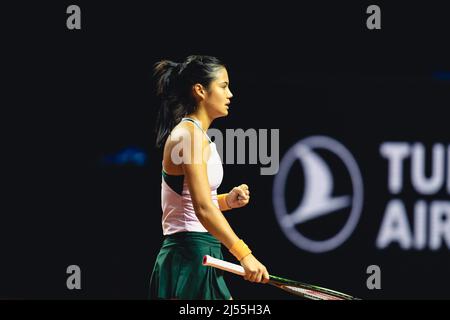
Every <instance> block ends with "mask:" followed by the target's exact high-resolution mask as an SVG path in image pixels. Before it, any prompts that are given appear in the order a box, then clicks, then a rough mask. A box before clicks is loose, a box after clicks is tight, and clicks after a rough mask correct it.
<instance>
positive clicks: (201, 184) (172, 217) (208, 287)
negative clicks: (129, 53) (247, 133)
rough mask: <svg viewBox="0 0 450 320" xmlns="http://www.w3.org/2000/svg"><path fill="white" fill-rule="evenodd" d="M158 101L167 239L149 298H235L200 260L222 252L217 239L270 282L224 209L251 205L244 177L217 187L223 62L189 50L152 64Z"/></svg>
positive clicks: (254, 276) (224, 109) (226, 93)
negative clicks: (215, 128)
mask: <svg viewBox="0 0 450 320" xmlns="http://www.w3.org/2000/svg"><path fill="white" fill-rule="evenodd" d="M154 71H155V73H154V74H155V77H156V81H157V88H156V93H157V95H158V96H159V97H160V100H161V105H160V110H159V114H158V118H157V124H156V130H157V139H156V144H157V146H158V147H164V149H163V160H162V183H161V188H162V190H161V205H162V229H163V234H164V241H163V244H162V247H161V250H160V251H159V254H158V256H157V258H156V262H155V265H154V268H153V272H152V275H151V279H150V298H151V299H226V300H228V299H232V297H231V294H230V291H229V290H228V288H227V285H226V284H225V281H224V279H223V272H222V271H220V270H218V269H216V268H212V267H204V266H202V259H203V256H204V255H210V256H213V257H215V258H218V259H223V255H222V251H221V244H223V245H224V246H225V247H226V248H227V249H228V250H229V251H230V252H231V253H232V254H233V255H234V256H235V257H236V259H237V260H239V261H240V264H241V265H242V267H243V268H244V270H245V276H244V278H245V279H246V280H249V281H251V282H262V283H267V282H268V281H269V273H268V272H267V269H266V267H265V266H264V265H262V264H261V263H260V262H259V261H258V260H257V259H256V258H255V257H254V256H253V255H252V252H251V250H250V249H249V247H248V246H247V245H246V244H245V242H244V241H243V240H242V239H240V238H239V237H238V236H237V235H236V234H235V233H234V231H233V230H232V228H231V227H230V225H229V223H228V221H227V220H226V219H225V217H224V215H223V214H222V211H226V210H230V209H234V208H239V207H243V206H245V205H247V204H248V202H249V199H250V191H249V189H248V186H247V185H246V184H241V185H239V186H237V187H234V188H233V189H232V190H231V191H230V192H228V193H224V194H218V193H217V189H218V188H219V186H220V184H221V182H222V179H223V167H222V162H221V159H220V156H219V154H218V152H217V149H216V145H215V143H214V142H212V141H211V139H210V138H209V136H208V135H207V133H206V132H207V130H208V128H209V126H210V125H211V123H212V122H213V120H214V119H217V118H219V117H224V116H227V115H228V108H229V104H230V99H231V98H232V97H233V95H232V93H231V91H230V87H229V84H230V81H229V79H228V73H227V70H226V68H225V66H224V64H223V63H222V62H220V61H219V60H218V59H217V58H215V57H210V56H197V55H195V56H189V57H187V58H186V60H185V61H184V62H181V63H176V62H172V61H169V60H163V61H160V62H158V63H156V64H155V70H154Z"/></svg>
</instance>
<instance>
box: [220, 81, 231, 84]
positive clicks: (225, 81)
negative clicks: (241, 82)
mask: <svg viewBox="0 0 450 320" xmlns="http://www.w3.org/2000/svg"><path fill="white" fill-rule="evenodd" d="M221 83H226V84H227V85H229V83H228V81H222V82H221Z"/></svg>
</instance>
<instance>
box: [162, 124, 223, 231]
mask: <svg viewBox="0 0 450 320" xmlns="http://www.w3.org/2000/svg"><path fill="white" fill-rule="evenodd" d="M181 121H190V122H192V123H194V124H195V125H196V126H197V127H198V128H199V129H200V130H202V131H203V129H202V127H201V126H200V123H199V122H198V121H197V120H195V119H192V118H183V119H182V120H181ZM203 133H204V134H205V135H206V137H207V138H208V141H209V142H210V143H209V146H210V147H211V153H210V157H209V159H208V161H207V172H208V181H209V186H210V189H211V199H212V201H213V202H214V204H215V205H216V206H217V207H218V208H219V203H218V201H217V189H218V188H219V186H220V184H221V183H222V179H223V167H222V159H221V158H220V155H219V153H218V152H217V148H216V144H215V143H214V142H212V141H211V139H210V138H209V137H208V135H207V134H206V132H205V131H203ZM174 182H175V183H174ZM181 184H182V189H181ZM176 185H178V187H176ZM175 189H179V190H175ZM180 191H181V192H180ZM161 207H162V221H161V222H162V229H163V234H164V235H169V234H174V233H177V232H183V231H196V232H208V230H206V229H205V227H204V226H203V225H202V224H201V223H200V221H199V220H198V218H197V215H196V214H195V210H194V206H193V204H192V198H191V194H190V192H189V189H188V186H187V182H186V179H184V176H183V175H181V176H172V175H168V174H167V173H165V172H164V170H163V173H162V179H161Z"/></svg>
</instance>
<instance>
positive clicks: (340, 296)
mask: <svg viewBox="0 0 450 320" xmlns="http://www.w3.org/2000/svg"><path fill="white" fill-rule="evenodd" d="M203 265H204V266H210V267H214V268H218V269H221V270H224V271H228V272H232V273H234V274H237V275H240V276H243V275H245V271H244V268H243V267H242V266H240V265H237V264H234V263H231V262H227V261H223V260H220V259H216V258H213V257H211V256H209V255H206V256H204V257H203ZM269 278H270V280H269V282H268V283H269V284H271V285H273V286H275V287H278V288H280V289H283V290H285V291H287V292H289V293H292V294H295V295H297V296H300V297H303V298H305V299H312V300H360V299H359V298H356V297H352V296H350V295H348V294H345V293H342V292H337V291H334V290H330V289H326V288H322V287H318V286H314V285H311V284H307V283H303V282H298V281H294V280H289V279H283V278H280V277H276V276H269Z"/></svg>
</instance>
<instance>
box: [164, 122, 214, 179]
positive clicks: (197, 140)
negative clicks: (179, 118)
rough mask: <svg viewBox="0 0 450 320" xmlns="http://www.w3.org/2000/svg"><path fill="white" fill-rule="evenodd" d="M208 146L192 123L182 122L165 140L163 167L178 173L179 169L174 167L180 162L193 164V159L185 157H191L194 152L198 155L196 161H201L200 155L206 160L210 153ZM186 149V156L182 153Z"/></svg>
mask: <svg viewBox="0 0 450 320" xmlns="http://www.w3.org/2000/svg"><path fill="white" fill-rule="evenodd" d="M208 145H209V142H208V140H207V138H206V137H205V135H204V134H203V132H202V131H201V130H200V129H199V128H198V127H196V126H195V125H194V124H193V123H192V122H189V121H183V122H181V123H179V124H178V125H176V126H175V127H174V128H173V129H172V131H171V133H170V135H169V136H168V138H167V140H166V144H165V146H164V161H163V162H164V165H165V167H166V168H167V169H172V170H174V171H175V172H178V171H180V170H181V168H176V167H178V166H179V165H180V164H181V163H182V162H185V163H193V159H191V158H189V159H187V158H186V157H190V156H191V155H194V154H196V152H198V155H200V156H199V157H200V158H196V159H202V158H203V157H202V155H204V156H205V157H206V159H208V158H209V153H210V152H209V148H208ZM186 148H188V149H189V150H190V152H189V153H187V154H186V153H184V152H183V150H184V149H186ZM205 149H206V150H205ZM192 151H194V152H192ZM169 159H170V160H169ZM182 159H183V160H182Z"/></svg>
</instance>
